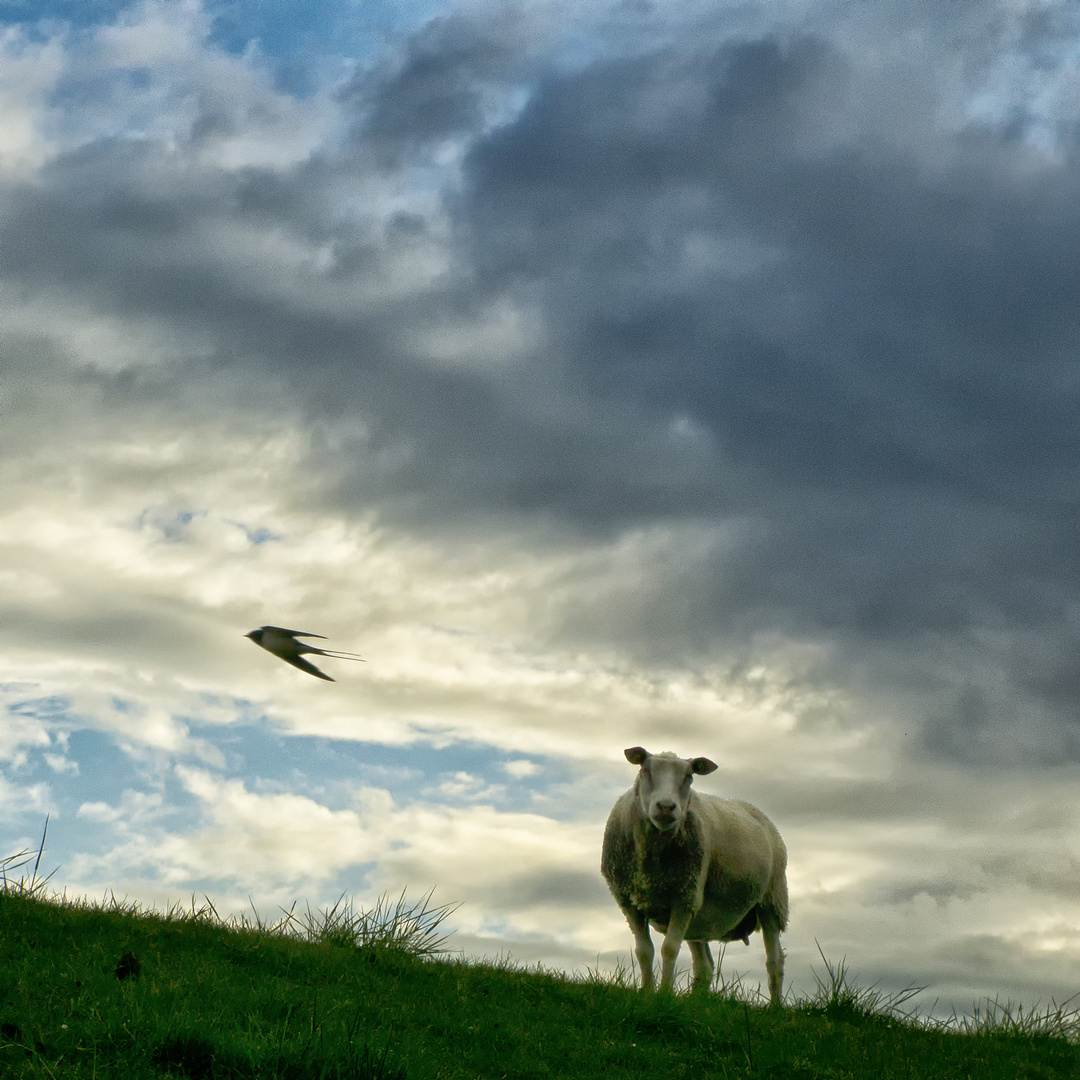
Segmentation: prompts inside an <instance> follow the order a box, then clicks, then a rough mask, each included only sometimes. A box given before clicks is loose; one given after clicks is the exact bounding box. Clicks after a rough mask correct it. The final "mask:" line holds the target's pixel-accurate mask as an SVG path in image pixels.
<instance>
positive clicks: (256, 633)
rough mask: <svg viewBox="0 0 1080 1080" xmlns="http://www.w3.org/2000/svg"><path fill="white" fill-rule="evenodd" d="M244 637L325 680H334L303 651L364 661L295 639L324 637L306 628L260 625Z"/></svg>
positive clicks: (358, 657)
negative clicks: (311, 632) (307, 657)
mask: <svg viewBox="0 0 1080 1080" xmlns="http://www.w3.org/2000/svg"><path fill="white" fill-rule="evenodd" d="M244 637H246V638H251V640H252V641H254V642H255V644H256V645H259V646H261V647H262V648H264V649H265V650H266V651H267V652H272V653H273V654H274V655H275V656H276V657H278V658H280V659H281V660H284V661H285V663H286V664H292V666H293V667H296V668H299V669H300V670H301V671H306V672H307V673H308V674H309V675H314V676H315V678H317V679H325V680H326V681H327V682H336V681H337V680H336V679H331V678H330V676H329V675H327V674H326V673H325V672H322V671H320V670H319V669H318V668H317V667H316V666H315V665H314V664H312V663H310V662H309V661H307V660H305V659H304V653H315V654H316V655H318V656H332V657H334V658H335V659H337V660H359V661H360V662H361V663H363V662H364V658H363V657H362V656H357V655H356V654H355V653H347V652H339V651H338V650H337V649H320V648H318V646H316V645H308V644H307V643H306V642H303V641H297V640H296V639H297V638H298V637H317V638H319V639H320V640H322V641H325V640H326V638H325V637H324V636H323V635H322V634H309V633H308V632H307V631H306V630H286V629H285V627H283V626H260V627H259V629H258V630H252V631H251V633H250V634H245V635H244Z"/></svg>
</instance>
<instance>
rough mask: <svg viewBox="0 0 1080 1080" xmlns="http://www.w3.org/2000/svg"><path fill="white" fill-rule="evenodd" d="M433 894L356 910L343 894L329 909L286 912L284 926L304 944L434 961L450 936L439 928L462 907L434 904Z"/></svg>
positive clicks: (403, 897)
mask: <svg viewBox="0 0 1080 1080" xmlns="http://www.w3.org/2000/svg"><path fill="white" fill-rule="evenodd" d="M433 892H434V890H433V889H432V890H429V891H428V892H426V893H425V894H424V895H423V896H422V897H421V898H420V899H419V900H416V901H414V902H413V903H411V904H410V903H409V902H408V901H407V900H406V894H405V890H404V889H402V890H401V895H400V896H399V897H398V898H397V900H395V901H394V902H393V904H391V902H390V899H389V897H388V896H387V895H386V894H383V895H382V896H380V897H379V899H378V900H377V901H376V902H375V906H374V907H372V908H368V909H367V910H365V909H364V908H356V907H354V906H353V903H352V901H351V900H347V899H346V898H345V896H344V895H342V896H341V897H339V898H338V900H337V902H336V903H335V904H334V905H333V907H330V908H323V909H321V910H317V911H312V910H311V908H310V907H309V908H308V909H307V911H306V913H305V914H304V916H303V917H301V918H298V917H297V916H295V915H294V914H293V913H292V912H291V911H289V912H286V913H285V914H286V918H285V920H284V923H285V924H286V928H287V929H293V930H295V932H296V935H297V936H298V937H299V938H300V939H301V940H303V941H311V942H317V943H319V944H322V945H339V946H345V947H348V948H355V949H359V950H362V951H364V950H379V949H390V950H395V951H398V952H404V953H408V954H409V955H410V956H419V957H424V958H427V959H430V958H431V957H434V956H437V955H439V954H440V953H444V952H446V951H447V950H446V948H445V945H446V941H447V939H448V936H449V935H447V934H443V933H440V932H439V927H440V926H441V925H442V924H443V923H444V922H445V921H446V919H447V918H448V917H449V916H450V915H452V914H453V913H454V912H455V911H456V910H457V908H458V906H459V905H457V904H440V905H437V906H434V905H432V903H431V897H432V893H433Z"/></svg>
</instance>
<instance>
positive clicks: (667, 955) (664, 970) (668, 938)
mask: <svg viewBox="0 0 1080 1080" xmlns="http://www.w3.org/2000/svg"><path fill="white" fill-rule="evenodd" d="M693 917H694V913H693V912H692V911H678V910H676V911H673V912H672V913H671V919H670V920H669V922H668V927H667V932H666V933H665V934H664V943H663V944H662V945H661V946H660V989H661V990H671V989H672V988H673V986H674V984H675V961H676V960H678V958H679V950H680V949H681V948H682V943H683V941H684V940H685V939H686V928H687V927H688V926H689V925H690V920H691V919H692V918H693Z"/></svg>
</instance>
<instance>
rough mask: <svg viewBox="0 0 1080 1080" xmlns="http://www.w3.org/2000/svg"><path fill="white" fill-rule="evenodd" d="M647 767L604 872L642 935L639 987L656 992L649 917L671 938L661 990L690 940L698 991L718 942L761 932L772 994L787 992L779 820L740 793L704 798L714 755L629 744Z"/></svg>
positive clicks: (609, 838)
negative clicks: (698, 785) (697, 783)
mask: <svg viewBox="0 0 1080 1080" xmlns="http://www.w3.org/2000/svg"><path fill="white" fill-rule="evenodd" d="M624 753H625V754H626V760H627V761H629V762H630V763H631V764H632V765H640V766H641V768H640V769H639V770H638V775H637V779H636V780H635V781H634V786H633V788H631V789H630V790H629V791H627V792H626V793H625V794H624V795H622V796H621V797H620V798H619V800H618V802H616V803H615V806H614V807H613V808H612V811H611V814H610V815H609V816H608V821H607V828H606V829H605V830H604V853H603V857H602V860H601V863H600V872H601V873H602V874H603V875H604V879H605V881H607V883H608V888H610V889H611V893H612V895H613V896H614V897H615V900H616V902H617V903H618V905H619V907H621V908H622V910H623V914H624V915H625V916H626V921H627V922H628V923H629V924H630V929H631V930H632V931H633V933H634V953H635V955H636V956H637V960H638V965H639V966H640V968H641V986H642V989H644V990H651V989H653V985H654V983H653V944H652V938H651V937H650V935H649V924H650V923H651V924H652V925H653V926H654V927H655V928H656V929H657V930H659V931H660V932H661V933H662V934H663V935H664V942H663V944H662V945H661V947H660V958H661V973H660V988H661V989H666V990H670V989H671V986H672V981H673V979H674V975H675V960H676V958H677V957H678V955H679V949H680V948H681V947H682V943H683V941H686V942H687V943H688V944H689V946H690V954H691V956H692V958H693V964H694V989H695V990H696V989H699V988H702V989H707V988H708V987H709V985H710V984H711V982H712V977H713V970H714V965H713V958H712V953H711V952H710V950H709V942H710V941H739V940H741V941H743V942H744V943H746V944H747V945H749V944H750V935H751V934H752V933H753V932H754V931H755V930H758V929H760V930H761V933H762V937H763V938H764V939H765V968H766V971H767V972H768V976H769V998H770V1000H771V1002H772V1004H773V1005H779V1004H780V1003H781V999H782V992H781V987H782V985H783V981H784V952H783V949H781V948H780V931H781V930H783V929H785V928H786V926H787V919H788V892H787V877H786V874H785V871H786V868H787V848H785V847H784V841H783V840H782V839H781V838H780V834H779V833H778V832H777V831H776V827H775V826H774V825H773V823H772V822H771V821H770V820H769V819H768V818H767V817H766V816H765V815H764V814H763V813H762V812H761V811H760V810H758V809H757V807H755V806H751V805H750V804H749V803H746V802H742V801H741V800H739V799H720V798H717V797H716V796H715V795H699V794H698V793H697V792H695V791H692V790H691V788H690V785H691V783H692V781H693V779H694V775H695V774H696V775H698V776H703V775H705V774H707V773H711V772H714V771H715V770H716V768H717V765H716V763H715V762H713V761H710V760H709V759H708V758H704V757H698V758H693V759H692V760H689V761H688V760H687V759H685V758H681V757H679V756H678V755H676V754H672V753H663V754H650V753H649V752H648V751H647V750H646V749H644V747H641V746H632V747H631V748H630V749H629V750H626V751H624Z"/></svg>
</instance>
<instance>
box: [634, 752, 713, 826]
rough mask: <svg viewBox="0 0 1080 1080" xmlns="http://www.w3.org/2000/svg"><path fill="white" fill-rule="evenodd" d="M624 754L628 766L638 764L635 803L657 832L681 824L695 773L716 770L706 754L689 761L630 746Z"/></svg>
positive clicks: (688, 803) (669, 754) (704, 773)
mask: <svg viewBox="0 0 1080 1080" xmlns="http://www.w3.org/2000/svg"><path fill="white" fill-rule="evenodd" d="M623 753H624V754H625V755H626V760H627V761H629V762H630V764H631V765H640V766H641V770H640V772H638V778H637V783H636V784H635V785H634V790H635V791H636V792H637V798H638V805H639V806H640V807H641V812H642V813H643V814H644V815H645V817H646V818H648V820H649V821H651V822H652V824H653V825H655V826H656V828H657V829H659V830H660V832H671V831H673V830H675V829H678V827H679V826H680V825H681V824H682V823H683V818H685V817H686V810H687V807H688V806H689V805H690V785H691V784H692V783H693V780H694V776H695V775H697V776H704V775H706V774H707V773H711V772H715V771H716V769H717V765H716V762H715V761H710V760H709V759H708V758H707V757H698V758H690V759H689V760H688V759H687V758H681V757H679V756H678V755H677V754H672V753H670V752H666V753H663V754H650V753H649V751H648V750H646V749H645V747H643V746H631V747H630V748H629V749H628V750H624V751H623Z"/></svg>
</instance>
